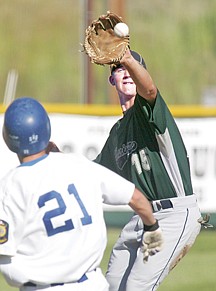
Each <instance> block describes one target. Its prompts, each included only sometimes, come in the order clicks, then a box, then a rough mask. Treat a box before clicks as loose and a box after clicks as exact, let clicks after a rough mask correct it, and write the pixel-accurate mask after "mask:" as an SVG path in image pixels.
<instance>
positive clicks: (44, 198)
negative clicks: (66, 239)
mask: <svg viewBox="0 0 216 291" xmlns="http://www.w3.org/2000/svg"><path fill="white" fill-rule="evenodd" d="M67 190H68V194H69V195H74V197H75V199H76V201H77V203H78V205H79V207H80V209H81V211H82V213H83V217H81V218H80V220H81V223H82V225H88V224H91V223H92V218H91V216H90V215H89V214H88V212H87V210H86V208H85V205H84V204H83V202H82V200H81V198H80V196H79V194H78V192H77V190H76V187H75V186H74V184H70V185H69V186H68V189H67ZM52 199H55V200H56V201H57V203H58V207H57V208H55V209H52V210H49V211H47V212H45V214H44V216H43V222H44V225H45V228H46V231H47V235H48V236H52V235H55V234H57V233H60V232H64V231H69V230H72V229H74V225H73V221H72V219H68V220H66V221H64V224H63V225H61V226H58V227H53V225H52V221H51V220H52V218H54V217H56V216H59V215H63V214H64V213H65V211H66V208H67V207H66V205H65V202H64V200H63V198H62V196H61V194H60V193H58V192H56V191H50V192H48V193H46V194H43V195H41V196H40V197H39V199H38V207H39V208H41V207H44V206H45V205H46V202H48V201H50V200H52Z"/></svg>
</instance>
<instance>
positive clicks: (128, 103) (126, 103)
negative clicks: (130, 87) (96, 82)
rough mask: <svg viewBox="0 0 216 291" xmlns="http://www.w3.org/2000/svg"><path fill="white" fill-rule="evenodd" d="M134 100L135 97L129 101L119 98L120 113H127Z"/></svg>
mask: <svg viewBox="0 0 216 291" xmlns="http://www.w3.org/2000/svg"><path fill="white" fill-rule="evenodd" d="M134 99H135V97H132V98H130V99H126V98H120V103H121V108H122V112H125V111H127V110H128V109H129V108H130V107H132V106H133V105H134Z"/></svg>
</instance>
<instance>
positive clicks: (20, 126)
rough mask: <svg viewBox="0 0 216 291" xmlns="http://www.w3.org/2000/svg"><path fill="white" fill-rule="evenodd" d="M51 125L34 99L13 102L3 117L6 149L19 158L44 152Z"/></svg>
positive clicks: (46, 115) (44, 111)
mask: <svg viewBox="0 0 216 291" xmlns="http://www.w3.org/2000/svg"><path fill="white" fill-rule="evenodd" d="M50 135H51V125H50V120H49V117H48V114H47V112H46V110H45V109H44V107H43V106H42V105H41V104H40V103H39V102H38V101H37V100H35V99H33V98H30V97H22V98H18V99H16V100H15V101H13V102H12V103H11V104H10V105H9V107H8V108H7V110H6V112H5V116H4V125H3V138H4V141H5V143H6V145H7V146H8V148H9V149H10V150H11V151H12V152H14V153H17V154H18V155H19V156H20V157H24V156H30V155H33V154H36V153H39V152H40V151H42V150H44V149H45V148H46V147H47V145H48V143H49V139H50Z"/></svg>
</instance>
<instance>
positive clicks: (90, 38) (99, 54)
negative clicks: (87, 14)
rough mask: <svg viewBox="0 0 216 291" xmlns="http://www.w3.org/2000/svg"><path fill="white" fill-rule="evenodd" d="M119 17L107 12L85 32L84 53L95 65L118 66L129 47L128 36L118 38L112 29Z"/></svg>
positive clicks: (119, 20)
mask: <svg viewBox="0 0 216 291" xmlns="http://www.w3.org/2000/svg"><path fill="white" fill-rule="evenodd" d="M119 22H122V20H121V17H119V16H118V15H116V14H114V13H110V12H109V11H108V12H107V14H106V15H101V16H100V17H99V18H98V19H97V20H94V21H93V22H92V23H91V25H90V26H89V27H88V28H87V29H86V31H85V41H84V44H83V48H84V50H83V51H84V52H86V54H87V55H88V56H89V57H90V60H91V62H92V63H95V64H97V65H111V64H118V63H119V61H120V60H121V58H122V57H123V56H124V54H125V52H126V50H127V48H128V47H129V36H125V37H118V36H116V35H115V34H114V27H115V25H116V24H117V23H119Z"/></svg>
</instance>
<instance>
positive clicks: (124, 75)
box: [110, 67, 136, 97]
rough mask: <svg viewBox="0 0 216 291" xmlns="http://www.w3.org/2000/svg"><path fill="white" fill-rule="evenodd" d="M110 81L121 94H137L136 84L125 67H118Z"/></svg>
mask: <svg viewBox="0 0 216 291" xmlns="http://www.w3.org/2000/svg"><path fill="white" fill-rule="evenodd" d="M110 83H111V84H112V85H113V86H115V87H116V90H117V91H118V93H119V94H120V95H126V96H130V97H131V96H135V95H136V85H135V83H134V82H133V80H132V79H131V77H130V75H129V73H128V71H127V70H126V69H125V68H124V67H120V68H117V69H116V70H115V71H114V72H113V73H112V75H111V76H110Z"/></svg>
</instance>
